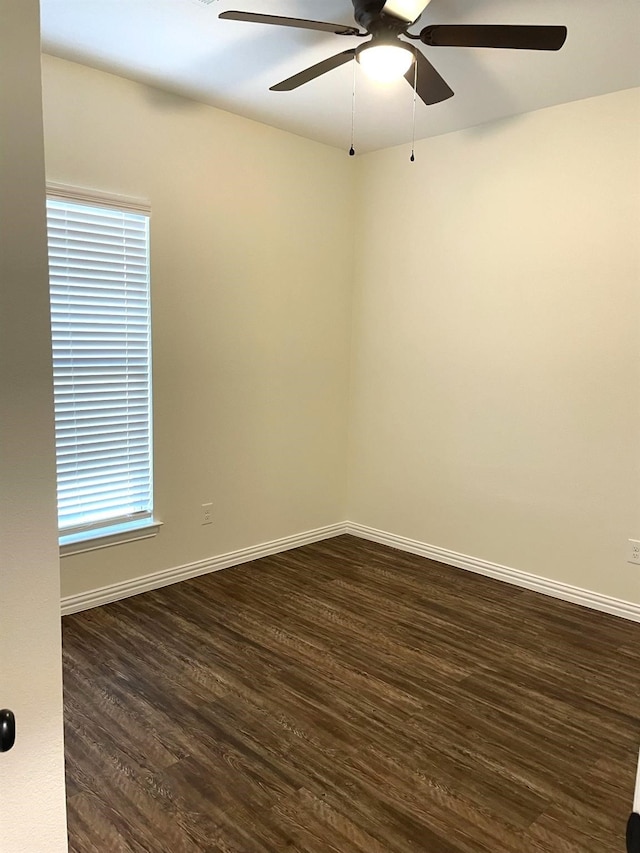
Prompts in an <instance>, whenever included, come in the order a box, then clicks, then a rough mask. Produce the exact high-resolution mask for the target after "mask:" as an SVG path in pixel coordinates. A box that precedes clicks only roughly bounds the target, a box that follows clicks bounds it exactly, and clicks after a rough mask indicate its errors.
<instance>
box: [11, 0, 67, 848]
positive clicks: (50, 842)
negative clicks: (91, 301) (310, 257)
mask: <svg viewBox="0 0 640 853" xmlns="http://www.w3.org/2000/svg"><path fill="white" fill-rule="evenodd" d="M50 341H51V338H50V333H49V287H48V276H47V242H46V232H45V187H44V144H43V135H42V106H41V92H40V32H39V16H38V3H37V2H36V0H23V2H5V0H0V708H10V709H11V710H12V711H13V712H14V713H15V716H16V741H15V746H14V747H13V749H12V750H11V751H10V752H7V753H5V754H2V755H0V779H1V783H2V816H1V817H0V823H1V826H0V849H2V850H3V851H7V852H9V851H10V853H35V851H38V853H62V851H64V850H66V849H67V836H66V824H65V802H64V755H63V743H62V674H61V648H60V584H59V577H58V548H57V530H56V528H57V524H56V495H55V486H56V475H55V455H54V438H53V436H54V432H53V382H52V372H51V342H50Z"/></svg>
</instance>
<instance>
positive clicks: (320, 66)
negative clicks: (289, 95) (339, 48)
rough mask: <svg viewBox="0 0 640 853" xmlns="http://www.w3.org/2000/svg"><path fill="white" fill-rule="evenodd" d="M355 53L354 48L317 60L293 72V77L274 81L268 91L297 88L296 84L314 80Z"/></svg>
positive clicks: (299, 84)
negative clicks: (314, 63) (296, 72)
mask: <svg viewBox="0 0 640 853" xmlns="http://www.w3.org/2000/svg"><path fill="white" fill-rule="evenodd" d="M355 55H356V50H355V48H353V49H352V50H344V51H343V52H342V53H337V54H336V55H335V56H330V57H329V59H323V60H322V62H318V63H317V65H312V66H311V67H310V68H305V70H304V71H301V72H300V73H299V74H294V75H293V77H289V78H287V79H286V80H283V81H282V83H276V85H275V86H271V87H270V91H271V92H290V91H291V90H292V89H297V88H298V86H302V84H303V83H308V82H309V81H310V80H315V78H316V77H320V75H321V74H326V73H327V71H332V70H333V69H334V68H338V67H339V66H340V65H344V64H345V62H349V61H350V60H352V59H353V58H354V56H355Z"/></svg>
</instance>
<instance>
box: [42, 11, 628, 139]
mask: <svg viewBox="0 0 640 853" xmlns="http://www.w3.org/2000/svg"><path fill="white" fill-rule="evenodd" d="M230 9H240V10H242V11H250V12H263V13H268V14H275V15H285V16H290V17H298V18H312V19H315V20H324V21H332V22H336V23H345V24H353V15H352V12H353V7H352V4H351V2H350V0H41V10H42V12H41V14H42V39H43V50H44V51H45V52H46V53H50V54H53V55H55V56H60V57H63V58H66V59H71V60H74V61H76V62H81V63H84V64H85V65H90V66H94V67H96V68H101V69H104V70H107V71H111V72H113V73H115V74H120V75H121V76H123V77H129V78H131V79H133V80H139V81H141V82H143V83H148V84H151V85H153V86H156V87H159V88H162V89H166V90H169V91H171V92H175V93H179V94H182V95H186V96H188V97H190V98H194V99H196V100H199V101H203V102H205V103H208V104H212V105H213V106H216V107H220V108H222V109H225V110H229V111H230V112H233V113H238V114H239V115H243V116H247V117H249V118H252V119H256V120H258V121H262V122H265V123H266V124H270V125H273V126H275V127H279V128H283V129H284V130H288V131H291V132H293V133H297V134H300V135H301V136H306V137H309V138H311V139H316V140H318V141H320V142H324V143H327V144H329V145H333V146H336V147H342V148H344V149H345V150H346V149H348V148H349V144H350V133H351V91H352V85H353V64H352V63H349V64H347V65H345V66H343V67H341V68H338V69H335V70H334V71H331V72H329V73H328V74H326V75H324V76H323V77H320V78H318V79H316V80H314V81H312V82H310V83H307V84H306V85H304V86H302V87H301V88H299V89H297V90H295V91H293V92H270V91H269V86H271V85H273V84H274V83H277V82H279V81H280V80H283V79H285V78H286V77H289V76H291V75H292V74H295V73H296V72H298V71H301V70H302V69H303V68H306V67H307V66H309V65H313V64H314V63H316V62H319V61H320V60H322V59H325V58H326V57H329V56H332V55H333V54H335V53H339V52H340V51H342V50H346V49H348V48H349V47H351V46H356V45H358V44H360V43H361V40H360V39H354V38H350V37H342V36H335V35H333V34H329V33H321V32H316V31H310V30H297V29H291V28H285V27H275V26H266V25H260V24H254V23H240V22H236V21H220V20H218V14H219V13H220V12H223V11H226V10H230ZM431 23H450V24H455V23H489V24H564V25H566V26H567V27H568V30H569V34H568V37H567V41H566V44H565V45H564V47H563V48H562V50H560V51H559V52H557V53H554V52H547V51H519V50H513V51H507V50H480V49H476V50H473V49H468V48H428V47H425V46H424V45H423V46H422V49H423V50H424V52H425V54H426V55H427V56H428V57H429V59H430V61H431V62H432V63H433V64H434V65H435V66H436V68H437V69H438V71H439V72H440V73H441V75H442V76H443V77H444V78H445V80H446V81H447V82H448V83H449V85H450V86H451V88H452V89H453V90H454V92H455V96H454V97H453V98H451V99H449V100H447V101H445V102H443V103H441V104H437V105H435V106H431V107H427V106H425V105H424V104H422V102H420V101H419V102H418V105H417V116H416V136H417V138H418V139H421V138H424V137H427V136H435V135H437V134H441V133H446V132H449V131H452V130H459V129H462V128H465V127H473V126H475V125H478V124H482V123H484V122H487V121H491V120H494V119H498V118H505V117H507V116H513V115H518V114H521V113H524V112H528V111H530V110H536V109H541V108H543V107H547V106H551V105H553V104H559V103H566V102H568V101H574V100H579V99H581V98H587V97H591V96H594V95H600V94H604V93H606V92H613V91H617V90H619V89H626V88H630V87H632V86H639V85H640V2H638V0H432V2H431V4H430V5H429V6H428V8H427V9H426V11H425V13H424V14H423V16H422V18H421V20H420V22H419V24H418V26H416V27H413V31H416V30H419V29H420V27H421V26H425V25H426V24H431ZM412 102H413V93H412V91H411V88H410V87H409V86H408V84H407V83H406V82H405V81H404V80H400V81H398V82H397V83H393V84H391V85H389V86H381V85H380V84H376V83H373V82H371V81H369V80H368V79H367V78H365V77H364V75H363V74H362V72H361V70H360V69H359V68H358V69H357V98H356V149H357V151H358V152H359V153H362V152H365V151H372V150H375V149H378V148H385V147H388V146H391V145H399V144H402V143H408V142H409V141H410V139H411V117H412Z"/></svg>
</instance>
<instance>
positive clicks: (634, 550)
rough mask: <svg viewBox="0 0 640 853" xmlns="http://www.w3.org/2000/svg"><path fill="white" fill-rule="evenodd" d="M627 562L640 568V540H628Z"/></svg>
mask: <svg viewBox="0 0 640 853" xmlns="http://www.w3.org/2000/svg"><path fill="white" fill-rule="evenodd" d="M627 562H629V563H637V564H638V565H639V566H640V540H638V539H629V556H628V557H627Z"/></svg>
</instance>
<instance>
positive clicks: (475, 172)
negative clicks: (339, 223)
mask: <svg viewBox="0 0 640 853" xmlns="http://www.w3.org/2000/svg"><path fill="white" fill-rule="evenodd" d="M639 95H640V91H639V90H632V91H624V92H619V93H615V94H611V95H607V96H604V97H599V98H594V99H591V100H586V101H581V102H577V103H573V104H568V105H565V106H559V107H554V108H552V109H547V110H543V111H541V112H537V113H531V114H528V115H524V116H520V117H517V118H513V119H511V120H509V121H503V122H499V123H495V124H491V125H487V126H484V127H479V128H476V129H473V130H470V131H466V132H461V133H455V134H449V135H447V136H441V137H438V138H434V139H431V140H425V141H423V142H421V143H420V144H419V145H418V146H417V152H416V153H417V162H416V163H415V164H411V163H409V162H408V152H407V151H406V150H403V149H392V150H387V151H384V152H380V153H375V154H371V155H367V156H365V157H363V158H362V159H361V160H360V163H359V187H358V221H359V236H358V251H359V255H358V257H359V262H358V269H357V276H356V292H355V298H354V308H353V310H354V346H353V358H352V389H353V397H352V413H351V435H350V500H349V509H348V513H349V517H350V519H351V520H353V521H355V522H359V523H361V524H366V525H369V526H372V527H376V528H380V529H383V530H386V531H390V532H392V533H395V534H399V535H402V536H406V537H410V538H413V539H417V540H420V541H422V542H426V543H428V544H431V545H436V546H440V547H442V548H448V549H451V550H454V551H458V552H461V553H464V554H468V555H471V556H474V557H480V558H484V559H487V560H490V561H494V562H498V563H502V564H506V565H508V566H510V567H512V568H516V569H520V570H523V571H527V572H533V573H536V574H540V575H544V576H546V577H549V578H553V579H556V580H559V581H563V582H567V583H571V584H576V585H578V586H581V587H585V588H588V589H591V590H594V591H597V592H600V593H604V594H609V595H613V596H618V597H621V598H624V599H627V600H630V601H635V602H638V601H640V567H638V566H633V565H630V564H629V563H627V562H626V556H625V552H626V542H627V539H628V538H629V537H633V538H640V256H639V253H640V135H639V128H640V110H639V104H640V98H639Z"/></svg>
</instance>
